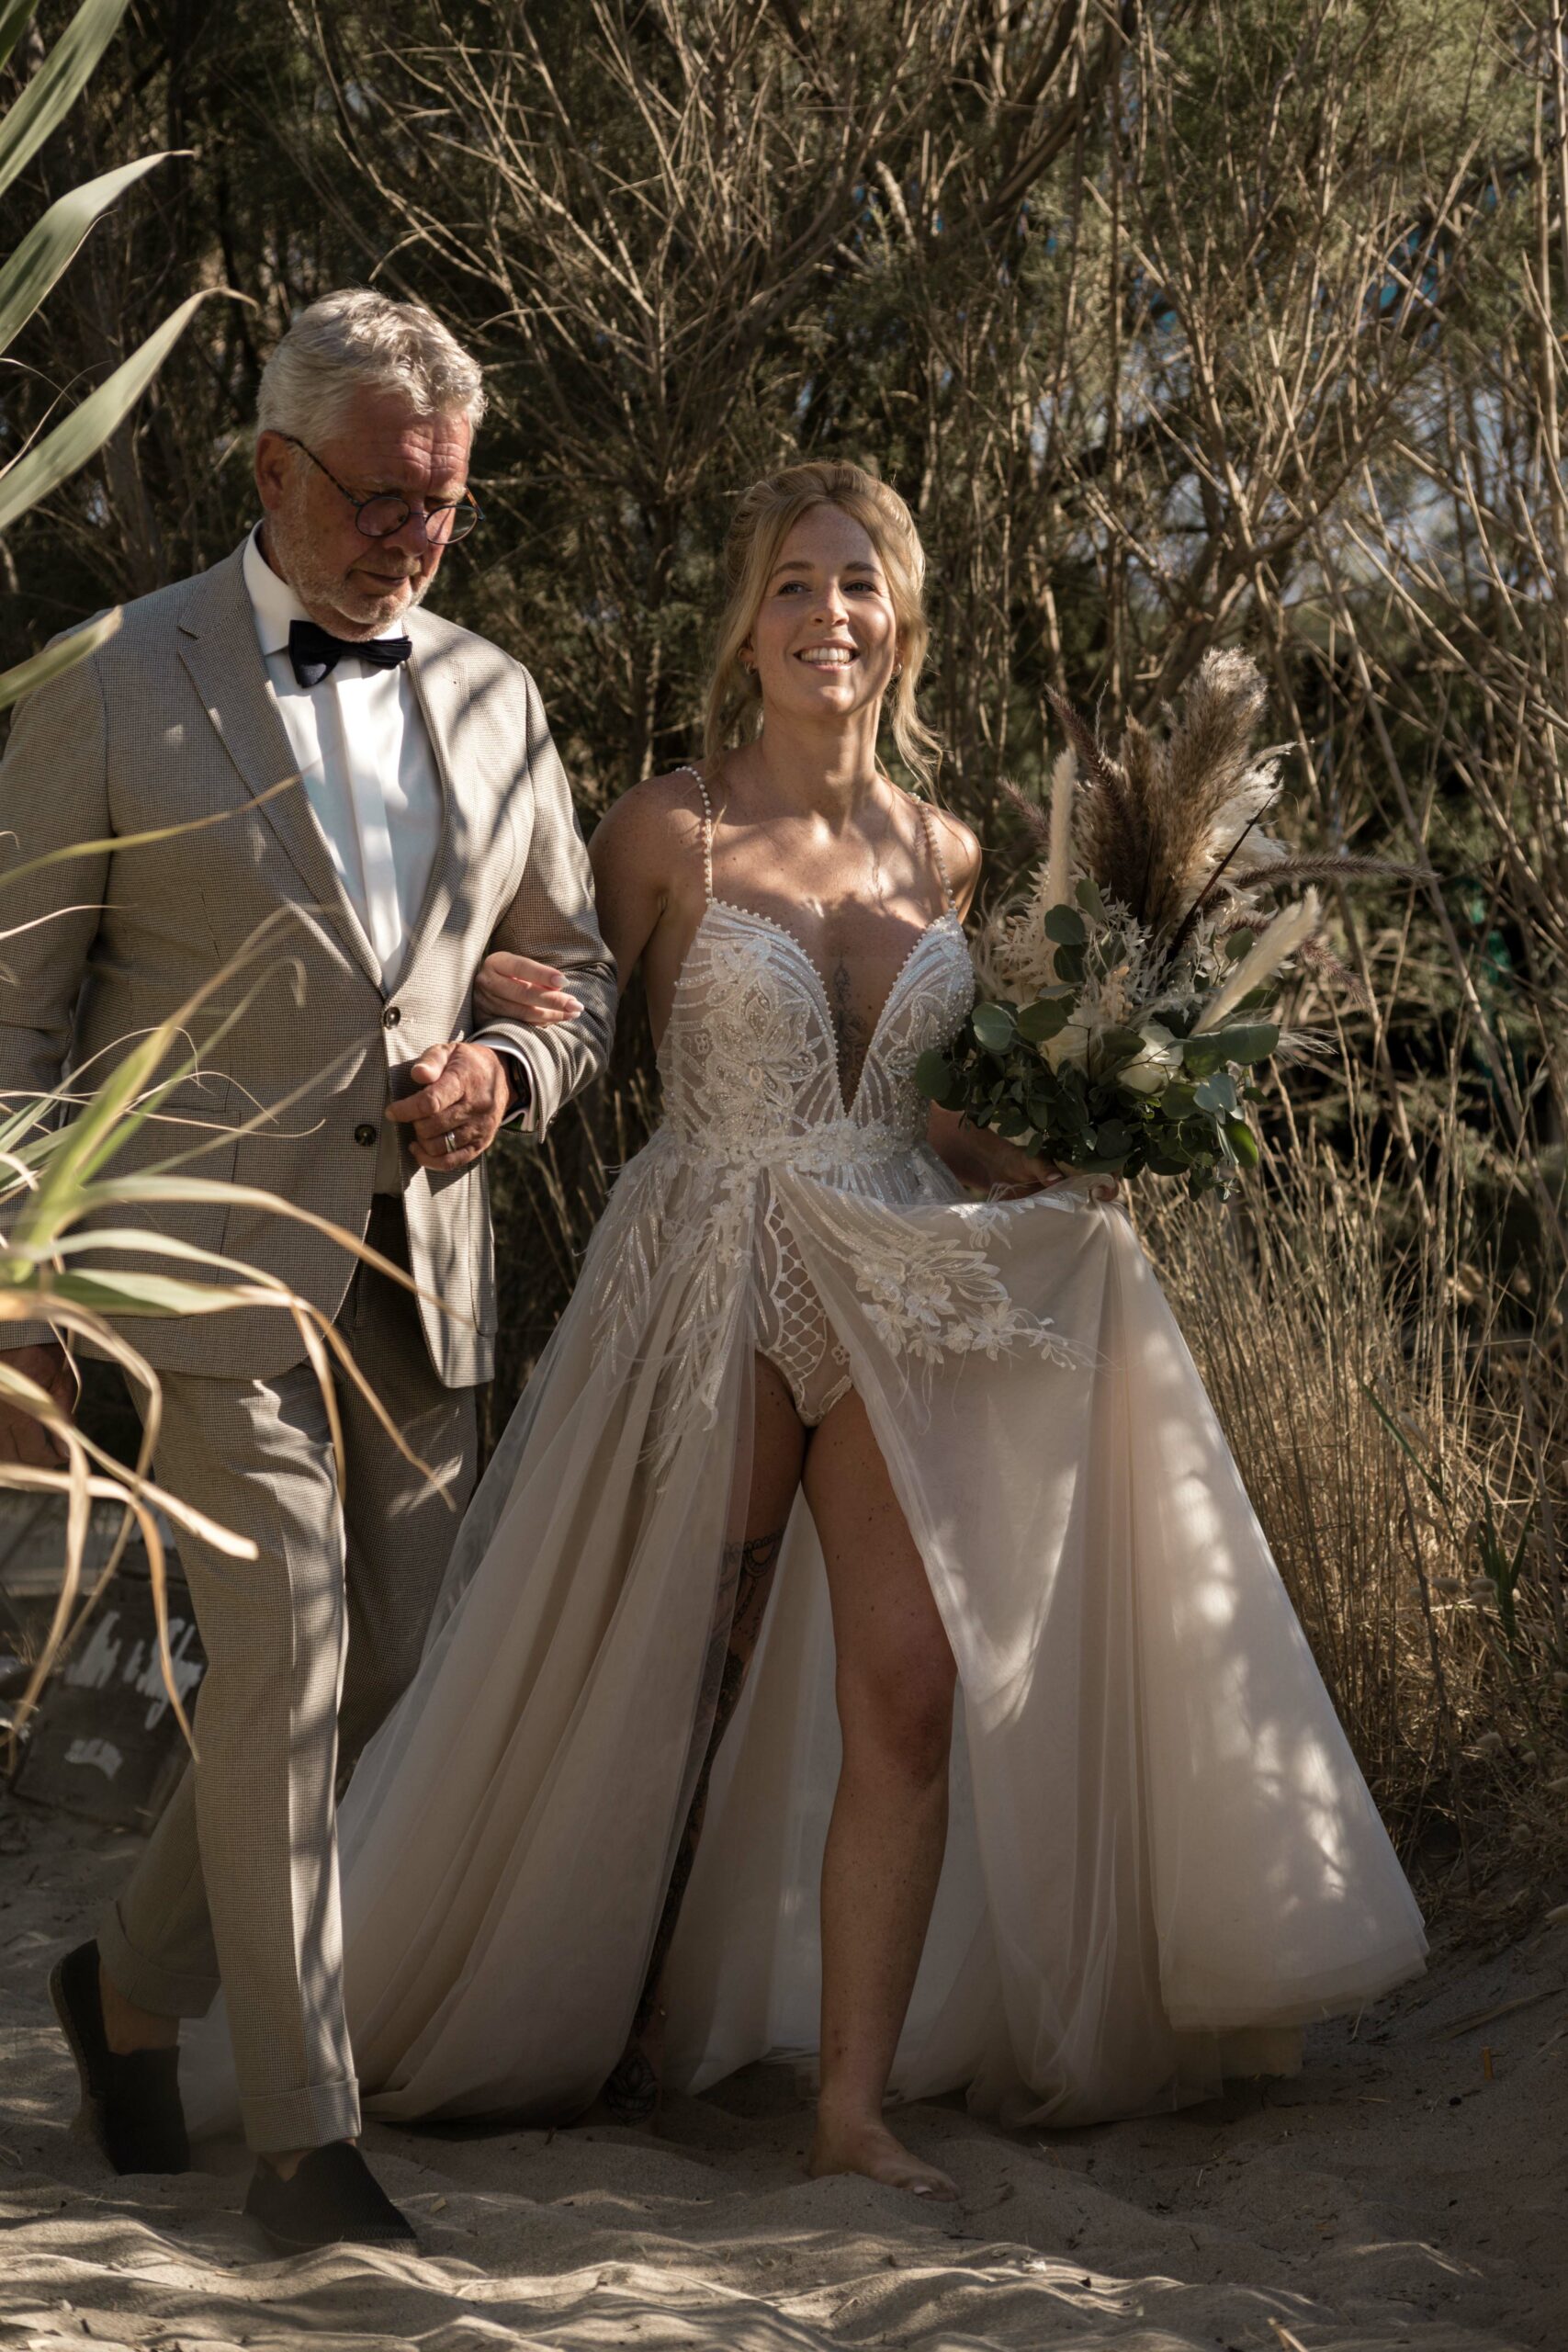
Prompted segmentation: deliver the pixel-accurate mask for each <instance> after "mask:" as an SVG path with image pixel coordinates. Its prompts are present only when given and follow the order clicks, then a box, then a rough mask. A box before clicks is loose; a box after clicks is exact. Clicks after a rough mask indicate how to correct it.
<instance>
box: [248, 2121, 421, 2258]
mask: <svg viewBox="0 0 1568 2352" xmlns="http://www.w3.org/2000/svg"><path fill="white" fill-rule="evenodd" d="M245 2214H246V2218H247V2219H248V2220H250V2221H253V2222H255V2223H256V2224H257V2226H258V2228H260V2229H261V2231H262V2232H263V2233H264V2234H265V2237H266V2239H267V2241H268V2243H269V2244H270V2245H274V2246H276V2249H277V2251H278V2253H279V2254H310V2253H311V2252H312V2251H313V2250H314V2248H316V2247H317V2246H322V2245H401V2246H412V2245H418V2243H419V2241H418V2239H417V2238H416V2237H415V2236H414V2233H413V2232H412V2229H411V2228H410V2227H409V2224H408V2223H407V2222H406V2221H405V2220H404V2219H403V2217H402V2215H401V2214H400V2212H399V2211H398V2209H397V2207H396V2206H395V2205H394V2204H393V2202H392V2200H391V2199H390V2198H389V2196H388V2194H387V2192H386V2190H385V2189H384V2188H382V2187H381V2185H380V2183H379V2181H378V2179H377V2178H376V2176H375V2174H374V2173H373V2172H372V2171H371V2169H370V2167H369V2165H367V2163H366V2161H365V2159H364V2157H363V2156H362V2155H361V2154H360V2153H359V2151H358V2149H357V2148H356V2147H355V2146H354V2144H353V2143H352V2142H351V2141H348V2140H334V2141H333V2142H332V2143H331V2144H330V2145H329V2146H327V2147H325V2148H312V2149H311V2151H310V2154H309V2155H308V2156H302V2157H301V2158H300V2160H299V2165H298V2167H297V2168H296V2170H295V2171H294V2172H293V2174H292V2175H291V2176H290V2177H289V2178H288V2180H282V2179H280V2178H279V2177H278V2175H277V2174H276V2172H275V2171H274V2170H273V2168H272V2166H271V2165H269V2164H268V2163H267V2162H266V2161H265V2158H264V2159H263V2160H262V2162H261V2163H260V2164H258V2165H257V2166H256V2169H255V2177H254V2180H253V2181H252V2182H251V2186H250V2193H249V2194H248V2196H247V2197H246V2199H245Z"/></svg>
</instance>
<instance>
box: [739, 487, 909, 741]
mask: <svg viewBox="0 0 1568 2352" xmlns="http://www.w3.org/2000/svg"><path fill="white" fill-rule="evenodd" d="M748 657H749V658H750V661H751V662H753V663H754V664H755V667H756V671H757V683H758V684H759V686H760V687H761V694H762V703H763V707H764V710H769V711H775V712H777V713H778V714H779V716H780V717H786V716H787V717H789V718H797V719H807V720H810V719H816V720H818V721H820V720H822V719H824V718H836V719H839V720H840V721H844V720H848V719H850V718H852V717H854V715H855V714H856V713H857V712H860V711H862V710H864V709H865V708H866V707H868V706H874V705H875V704H876V703H878V702H880V700H881V698H882V696H883V695H884V694H885V693H886V690H887V687H888V685H889V684H891V682H892V678H893V673H894V668H895V665H896V664H897V660H898V619H897V614H896V613H895V611H894V609H893V600H892V596H891V594H890V593H889V591H888V585H887V578H886V573H885V572H884V571H883V568H882V564H881V560H880V559H879V558H878V556H877V552H876V548H875V545H874V542H873V540H872V538H871V537H870V535H869V533H868V532H867V531H866V530H865V528H864V526H863V525H862V524H860V523H857V522H856V521H855V519H854V517H853V515H846V514H845V512H844V510H843V508H842V507H841V506H814V507H813V508H812V509H811V511H810V512H809V514H807V515H802V516H801V518H800V520H799V522H798V523H796V524H795V526H794V528H793V529H792V530H791V531H790V532H789V534H788V535H787V537H785V539H784V543H783V545H782V546H781V547H780V548H779V552H778V557H777V560H776V561H775V562H774V565H773V571H772V572H771V573H770V574H769V576H768V579H767V581H766V582H765V583H764V586H763V589H762V601H761V605H760V606H759V607H758V611H757V617H756V619H755V620H754V621H753V622H752V624H751V635H750V639H749V640H748V643H747V646H746V648H745V652H744V656H743V658H748Z"/></svg>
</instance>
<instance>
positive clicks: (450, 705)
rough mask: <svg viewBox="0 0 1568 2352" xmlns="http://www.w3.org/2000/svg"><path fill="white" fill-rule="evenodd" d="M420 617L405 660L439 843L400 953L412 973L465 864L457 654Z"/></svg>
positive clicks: (442, 920) (411, 628)
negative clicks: (429, 771) (456, 767)
mask: <svg viewBox="0 0 1568 2352" xmlns="http://www.w3.org/2000/svg"><path fill="white" fill-rule="evenodd" d="M423 619H424V616H423V614H421V613H419V612H412V613H411V614H410V615H409V616H408V622H407V628H408V633H409V635H410V637H411V638H412V639H413V652H412V656H411V657H410V661H409V676H410V678H411V680H412V684H413V690H414V696H415V699H416V700H417V702H418V704H419V707H420V709H421V711H422V712H423V717H424V725H425V731H426V733H427V734H428V735H429V737H430V747H431V750H432V751H433V752H434V754H435V768H436V774H437V775H439V777H440V779H441V842H440V846H439V847H438V848H437V850H436V853H435V863H434V865H433V866H432V867H431V869H430V880H429V882H428V884H427V885H426V886H425V893H424V903H423V906H422V907H421V908H420V910H419V913H418V915H417V916H416V918H415V920H414V923H413V928H412V931H411V932H410V933H409V942H408V946H407V948H406V949H405V951H404V954H403V970H404V972H405V973H407V972H412V969H413V965H414V958H415V956H418V955H420V954H421V953H422V952H423V949H424V948H425V947H426V946H427V945H428V944H429V943H430V941H431V940H432V939H433V938H434V937H436V936H437V935H438V934H439V933H440V932H441V931H442V929H443V928H444V926H445V924H446V919H447V917H448V915H449V914H450V913H451V911H452V902H453V898H454V895H455V893H456V891H457V886H458V882H459V880H460V878H461V869H462V868H463V866H464V865H466V864H467V860H468V848H467V844H466V831H467V828H466V827H465V825H464V824H463V821H462V819H463V805H462V801H461V798H460V797H459V794H458V789H457V779H456V776H455V775H454V772H453V769H452V764H451V756H450V747H451V742H452V737H453V734H454V732H455V730H456V725H457V716H458V713H459V710H460V708H461V706H462V699H463V677H462V672H461V670H460V669H459V668H458V665H457V659H456V657H455V655H452V654H449V653H448V654H443V653H441V652H439V651H438V650H435V648H434V646H433V645H432V643H431V633H430V632H429V631H428V630H427V629H426V628H424V627H423Z"/></svg>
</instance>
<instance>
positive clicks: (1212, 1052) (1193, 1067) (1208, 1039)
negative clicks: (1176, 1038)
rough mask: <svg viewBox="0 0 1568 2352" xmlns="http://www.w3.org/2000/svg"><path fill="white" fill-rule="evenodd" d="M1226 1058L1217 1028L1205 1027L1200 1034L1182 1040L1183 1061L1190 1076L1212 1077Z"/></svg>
mask: <svg viewBox="0 0 1568 2352" xmlns="http://www.w3.org/2000/svg"><path fill="white" fill-rule="evenodd" d="M1226 1059H1227V1056H1226V1053H1225V1049H1224V1046H1222V1045H1221V1043H1220V1039H1219V1032H1218V1031H1217V1030H1213V1029H1205V1030H1204V1031H1203V1032H1202V1034H1201V1035H1200V1036H1197V1037H1187V1038H1184V1039H1183V1040H1182V1046H1181V1062H1182V1067H1183V1069H1185V1070H1186V1071H1187V1074H1188V1076H1189V1077H1190V1078H1209V1077H1212V1076H1213V1072H1214V1071H1215V1070H1217V1069H1219V1068H1220V1067H1221V1065H1222V1064H1223V1063H1224V1061H1225V1060H1226Z"/></svg>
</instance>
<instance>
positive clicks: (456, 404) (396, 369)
mask: <svg viewBox="0 0 1568 2352" xmlns="http://www.w3.org/2000/svg"><path fill="white" fill-rule="evenodd" d="M359 390H370V391H389V392H392V391H395V392H404V393H406V394H407V395H408V397H409V399H410V400H412V402H413V403H414V406H415V407H416V408H417V409H418V411H419V413H420V414H421V415H422V416H452V415H458V416H465V417H467V418H468V424H469V426H470V428H472V429H473V430H474V431H477V430H478V429H479V419H480V417H481V416H482V415H483V414H484V406H485V395H484V380H483V378H482V377H481V375H480V372H479V361H478V360H477V359H475V358H473V357H472V356H470V355H469V354H468V352H466V351H465V350H464V348H463V346H462V345H461V344H460V343H459V342H458V341H457V336H456V335H455V334H451V333H450V332H449V330H448V329H447V328H446V327H444V326H443V325H442V323H441V322H440V320H439V319H438V318H437V317H436V315H435V313H434V311H427V310H425V308H424V307H423V304H422V303H419V302H394V301H392V300H389V297H388V296H387V295H385V294H376V293H373V292H372V291H371V290H370V289H369V288H367V287H363V286H354V287H347V288H344V290H343V291H342V292H341V293H337V294H323V295H322V297H321V300H320V301H319V302H312V303H311V305H310V309H309V310H308V311H300V313H299V317H298V318H297V319H296V320H295V322H294V323H293V325H292V326H291V327H290V328H289V330H288V334H286V335H285V336H284V337H283V340H282V341H281V343H279V345H277V348H276V350H275V351H274V353H273V355H272V357H271V358H270V359H269V360H268V361H267V363H266V366H265V368H264V369H263V370H262V379H261V390H260V392H259V393H258V395H257V398H256V430H257V431H258V432H260V433H288V434H292V435H294V437H295V438H296V439H297V440H299V441H307V442H315V441H318V440H327V439H329V438H330V437H331V435H333V433H334V432H335V431H336V429H337V427H338V426H339V424H341V423H342V422H343V418H344V411H345V410H346V408H347V405H348V402H349V401H351V400H352V398H353V397H354V394H355V392H356V391H359Z"/></svg>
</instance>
